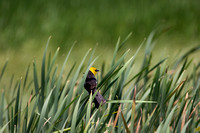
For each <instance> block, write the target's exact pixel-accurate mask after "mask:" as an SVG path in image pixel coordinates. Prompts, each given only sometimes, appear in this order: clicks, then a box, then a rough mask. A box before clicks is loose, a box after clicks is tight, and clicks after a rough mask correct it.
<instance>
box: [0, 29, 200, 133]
mask: <svg viewBox="0 0 200 133" xmlns="http://www.w3.org/2000/svg"><path fill="white" fill-rule="evenodd" d="M130 35H131V34H129V35H128V36H127V38H125V39H124V40H122V41H121V39H120V38H119V39H118V41H117V44H116V47H115V49H114V53H113V59H112V61H111V62H112V63H111V65H110V66H109V68H108V67H107V69H105V66H106V64H105V63H103V64H102V66H101V73H100V74H98V75H97V78H98V90H99V91H100V92H101V94H102V95H103V96H104V98H105V99H107V103H106V104H104V105H102V106H101V107H100V108H99V109H95V108H94V106H93V104H91V103H92V100H93V99H94V96H95V95H93V96H92V95H89V94H88V93H87V92H86V91H85V89H84V87H83V85H84V82H85V78H86V75H87V73H88V71H89V68H90V67H91V66H93V65H94V63H95V61H96V60H97V59H98V57H94V53H95V49H93V50H91V49H90V50H88V51H86V52H85V56H84V57H81V58H82V61H81V62H80V64H74V65H68V60H69V58H72V57H71V56H70V54H71V52H73V46H74V45H73V46H72V47H71V49H69V52H68V54H67V55H66V58H65V61H64V62H63V65H62V67H61V69H58V66H57V65H56V63H55V62H56V58H57V56H58V53H59V48H58V49H57V50H56V52H55V53H54V55H51V54H48V45H49V41H50V38H49V40H48V42H47V44H46V48H45V50H44V54H43V57H42V64H41V66H40V67H39V66H37V63H36V61H35V60H34V61H33V64H32V65H31V66H28V68H27V70H26V74H25V77H24V78H23V79H20V80H18V81H14V78H13V77H11V80H10V82H8V84H6V86H5V87H4V88H5V89H3V90H1V98H0V114H1V115H0V132H11V133H14V132H54V133H57V132H104V131H107V132H113V133H114V132H144V133H146V132H155V131H156V132H183V133H184V132H194V131H195V130H196V131H199V128H198V127H199V122H200V119H199V114H200V110H199V107H200V99H199V93H200V92H199V87H200V71H199V67H200V65H199V63H198V64H195V63H194V62H193V60H192V59H191V58H190V55H191V54H192V53H194V52H196V51H198V50H199V49H200V46H197V47H194V48H193V49H191V50H189V51H188V52H186V53H185V54H183V55H182V56H180V57H179V58H178V59H177V60H175V61H174V63H173V64H171V65H168V64H167V62H166V61H167V58H163V59H161V60H160V61H158V62H157V63H155V64H152V60H153V56H152V49H153V47H154V32H152V33H151V34H150V35H149V37H148V38H147V40H145V41H144V42H143V43H142V44H141V45H140V47H139V48H138V49H137V51H136V52H135V54H134V55H132V56H131V57H130V58H129V57H128V58H127V55H128V53H129V50H125V51H124V49H122V48H123V47H124V45H125V42H126V40H127V39H128V38H129V37H130ZM144 47H145V53H144V56H143V60H142V65H141V66H140V68H139V69H137V70H139V71H137V73H136V74H132V73H133V71H134V65H135V60H137V54H138V53H139V52H140V49H143V48H144ZM120 51H122V54H121V55H119V54H120ZM6 66H7V62H6V63H5V65H4V67H3V69H2V71H1V74H0V81H1V80H2V78H3V75H4V73H5V72H6V71H5V70H6ZM69 66H71V67H69ZM189 68H190V69H189ZM191 68H192V71H190V70H191ZM65 69H68V70H69V71H68V73H65V72H64V70H65ZM188 69H189V72H187V73H186V71H187V70H188ZM30 73H33V76H31V77H29V74H30ZM186 74H187V75H186ZM28 77H29V78H31V79H28ZM9 83H10V84H9ZM7 89H8V90H9V92H10V93H8V91H6V90H7ZM5 93H6V94H5ZM27 95H28V97H27ZM24 97H26V98H24Z"/></svg>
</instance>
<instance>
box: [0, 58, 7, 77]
mask: <svg viewBox="0 0 200 133" xmlns="http://www.w3.org/2000/svg"><path fill="white" fill-rule="evenodd" d="M7 65H8V60H6V63H5V64H4V66H3V69H2V70H1V74H0V81H1V79H2V77H3V74H4V72H5V70H6V67H7Z"/></svg>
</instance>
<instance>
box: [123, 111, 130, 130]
mask: <svg viewBox="0 0 200 133" xmlns="http://www.w3.org/2000/svg"><path fill="white" fill-rule="evenodd" d="M121 116H122V120H123V122H124V126H125V129H126V132H127V133H130V130H129V128H128V125H127V123H126V120H125V118H124V115H123V113H122V112H121Z"/></svg>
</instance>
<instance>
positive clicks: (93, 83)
mask: <svg viewBox="0 0 200 133" xmlns="http://www.w3.org/2000/svg"><path fill="white" fill-rule="evenodd" d="M84 87H85V89H86V90H87V91H88V93H89V94H90V93H91V92H92V94H94V93H95V92H96V91H97V88H96V87H97V80H96V78H95V76H94V74H93V73H92V72H91V71H89V72H88V75H87V77H86V80H85V84H84ZM93 102H94V103H95V107H96V108H98V107H99V105H100V104H101V102H102V104H104V103H105V102H106V100H105V99H104V98H103V96H102V95H101V94H100V93H99V92H97V95H96V96H95V98H94V101H93Z"/></svg>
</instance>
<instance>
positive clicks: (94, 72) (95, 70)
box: [90, 67, 99, 75]
mask: <svg viewBox="0 0 200 133" xmlns="http://www.w3.org/2000/svg"><path fill="white" fill-rule="evenodd" d="M90 71H91V72H92V73H93V74H94V75H96V73H97V72H98V71H99V70H97V69H96V68H95V67H90Z"/></svg>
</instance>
